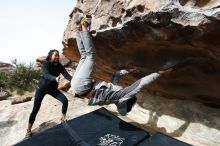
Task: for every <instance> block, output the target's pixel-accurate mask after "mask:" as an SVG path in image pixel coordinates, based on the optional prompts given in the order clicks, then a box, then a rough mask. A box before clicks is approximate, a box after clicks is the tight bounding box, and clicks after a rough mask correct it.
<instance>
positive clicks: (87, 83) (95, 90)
mask: <svg viewBox="0 0 220 146" xmlns="http://www.w3.org/2000/svg"><path fill="white" fill-rule="evenodd" d="M76 25H77V30H78V31H77V33H76V41H77V46H78V49H79V52H80V55H81V58H80V61H79V64H78V66H77V68H76V71H75V73H74V75H73V78H72V80H71V92H72V94H73V95H74V96H76V97H80V98H84V97H85V98H88V99H89V103H88V104H89V105H107V104H115V105H116V106H117V110H118V112H119V114H121V115H123V116H124V115H126V114H127V113H128V112H129V111H131V108H132V106H133V105H134V103H135V102H136V100H137V99H136V97H135V95H136V94H137V93H138V92H139V91H140V90H141V88H143V87H144V86H146V85H148V84H150V83H151V82H153V81H154V80H156V79H157V78H159V77H161V76H164V75H166V74H169V73H170V72H171V71H172V68H166V69H162V70H160V71H158V72H155V73H152V74H150V75H148V76H145V77H143V78H141V79H139V80H138V81H136V82H134V83H133V84H131V85H130V86H128V87H125V88H122V87H120V86H118V85H115V83H117V80H118V79H117V78H119V77H118V76H119V75H120V74H118V75H117V72H116V74H114V77H115V78H113V80H112V81H113V83H107V82H105V81H98V80H97V81H95V80H93V72H94V68H95V58H96V52H95V47H94V44H93V42H92V38H91V35H90V33H89V29H88V28H89V27H90V25H91V17H86V16H85V17H82V18H80V19H78V20H77V21H76ZM119 72H120V71H119Z"/></svg>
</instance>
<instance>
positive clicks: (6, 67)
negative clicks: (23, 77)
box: [0, 61, 15, 71]
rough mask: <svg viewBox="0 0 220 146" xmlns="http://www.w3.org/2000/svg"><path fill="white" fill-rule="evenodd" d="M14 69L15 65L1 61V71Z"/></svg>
mask: <svg viewBox="0 0 220 146" xmlns="http://www.w3.org/2000/svg"><path fill="white" fill-rule="evenodd" d="M14 69H15V67H14V66H13V65H11V64H9V63H5V62H2V61H0V71H13V70H14Z"/></svg>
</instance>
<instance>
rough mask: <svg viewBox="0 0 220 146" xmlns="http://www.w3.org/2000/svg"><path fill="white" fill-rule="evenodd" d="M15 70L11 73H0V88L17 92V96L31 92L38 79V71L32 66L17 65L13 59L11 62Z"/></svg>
mask: <svg viewBox="0 0 220 146" xmlns="http://www.w3.org/2000/svg"><path fill="white" fill-rule="evenodd" d="M12 63H13V64H14V65H15V66H16V69H15V70H14V71H13V72H0V87H2V88H6V89H10V90H11V91H14V90H15V91H17V93H18V94H21V95H22V94H24V92H26V91H28V92H32V91H33V90H34V89H35V88H36V86H37V82H38V79H39V77H40V70H35V69H34V67H33V64H30V65H28V66H27V65H25V64H23V63H17V60H16V59H15V60H14V61H13V62H12Z"/></svg>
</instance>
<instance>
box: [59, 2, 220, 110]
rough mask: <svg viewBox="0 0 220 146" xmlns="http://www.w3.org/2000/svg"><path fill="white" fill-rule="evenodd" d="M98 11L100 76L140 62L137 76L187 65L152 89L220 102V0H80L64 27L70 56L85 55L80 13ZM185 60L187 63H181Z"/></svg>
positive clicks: (94, 26)
mask: <svg viewBox="0 0 220 146" xmlns="http://www.w3.org/2000/svg"><path fill="white" fill-rule="evenodd" d="M82 13H85V14H91V15H92V16H93V21H92V26H91V30H92V33H93V36H94V42H95V46H96V49H97V68H96V73H95V77H96V78H98V79H104V80H109V79H110V77H111V73H112V72H113V71H114V70H116V69H118V68H120V67H127V66H136V67H139V68H140V69H141V73H139V74H135V75H133V76H130V77H129V78H128V79H127V80H123V81H122V84H124V85H127V84H129V83H131V82H132V81H134V80H136V79H138V78H140V77H142V76H144V75H145V74H148V73H150V72H154V71H157V70H158V68H160V67H161V66H163V65H164V64H166V63H180V64H181V66H182V67H180V68H178V69H177V70H175V71H174V72H173V73H172V74H171V75H170V76H169V77H167V78H163V79H161V80H158V81H157V82H156V83H155V84H154V85H152V86H150V87H148V90H149V91H151V92H152V93H158V94H160V95H163V96H166V97H171V98H180V99H190V100H195V101H201V102H203V103H206V104H211V105H212V106H216V105H217V106H219V105H220V96H219V95H220V90H219V86H220V75H219V74H220V39H219V34H220V1H219V0H158V1H154V0H111V1H109V0H82V1H81V0H80V1H78V3H77V5H76V7H75V8H74V10H73V12H72V13H71V14H70V19H69V24H68V26H67V28H66V30H65V32H64V37H63V44H64V49H63V51H64V55H65V56H66V57H67V58H69V59H70V60H72V61H78V60H79V54H78V49H77V46H76V41H75V32H76V30H75V25H74V18H75V17H77V16H78V15H82ZM181 62H184V63H181Z"/></svg>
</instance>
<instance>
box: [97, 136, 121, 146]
mask: <svg viewBox="0 0 220 146" xmlns="http://www.w3.org/2000/svg"><path fill="white" fill-rule="evenodd" d="M124 140H125V139H124V138H120V137H119V136H116V135H113V134H106V135H105V136H103V137H100V143H99V144H98V145H100V146H120V145H121V144H122V143H123V142H124Z"/></svg>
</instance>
